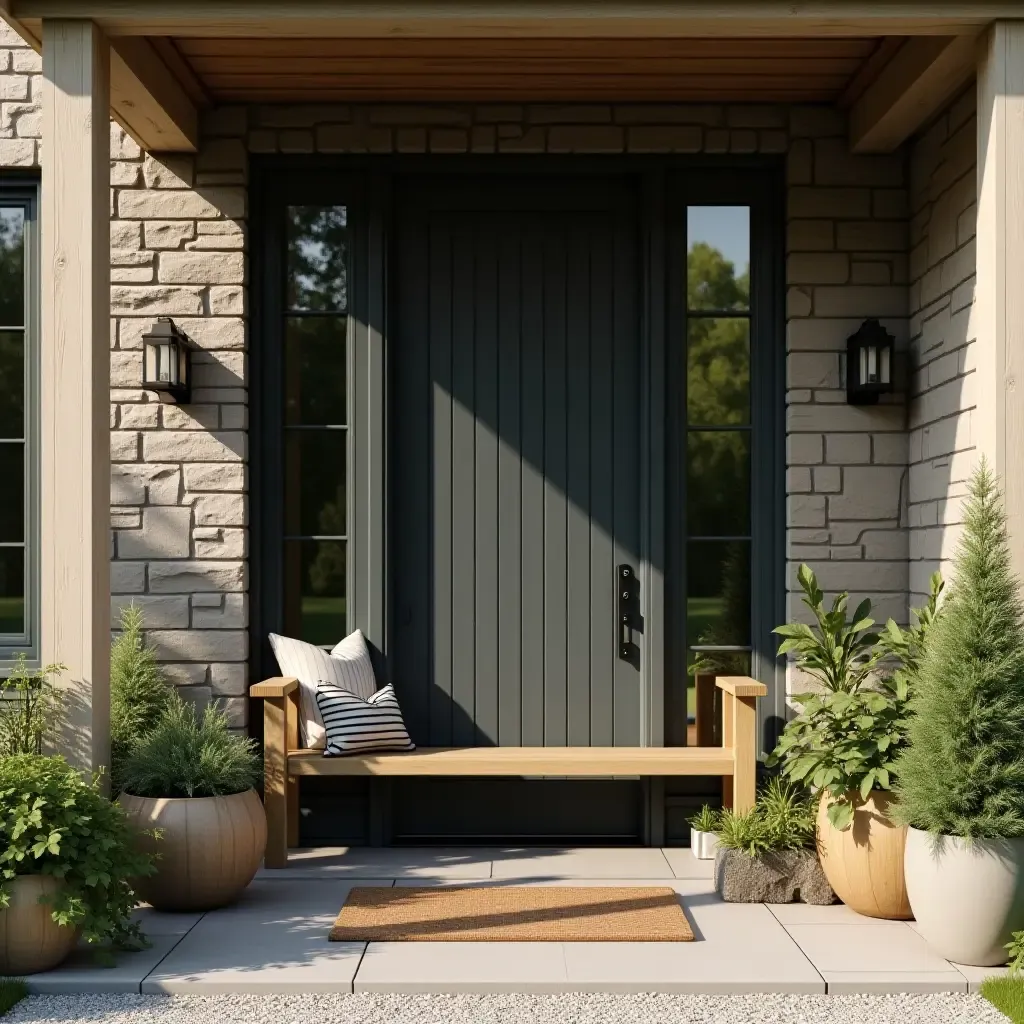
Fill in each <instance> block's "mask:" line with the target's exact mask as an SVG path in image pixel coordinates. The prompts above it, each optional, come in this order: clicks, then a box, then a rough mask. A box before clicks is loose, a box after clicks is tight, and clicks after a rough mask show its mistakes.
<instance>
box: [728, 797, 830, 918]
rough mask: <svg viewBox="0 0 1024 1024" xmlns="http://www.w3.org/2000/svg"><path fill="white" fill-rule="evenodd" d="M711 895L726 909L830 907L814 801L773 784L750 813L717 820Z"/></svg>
mask: <svg viewBox="0 0 1024 1024" xmlns="http://www.w3.org/2000/svg"><path fill="white" fill-rule="evenodd" d="M717 836H718V850H717V852H716V854H715V891H716V892H718V893H719V895H720V896H721V897H722V899H723V900H725V901H726V902H727V903H792V902H794V901H796V900H799V901H801V902H803V903H813V904H818V905H821V904H828V903H834V902H835V894H834V893H833V891H832V888H831V886H830V885H829V884H828V880H827V879H826V878H825V875H824V874H823V873H822V870H821V865H820V864H819V862H818V855H817V852H816V851H815V849H814V801H813V798H812V797H811V795H810V794H809V793H808V792H807V791H806V790H804V789H803V788H802V787H800V786H797V785H794V784H792V783H789V782H784V781H783V780H781V779H778V778H775V779H771V780H770V781H769V783H768V786H767V787H766V789H765V791H764V792H763V793H762V794H761V795H760V796H759V797H758V799H757V802H756V803H755V804H754V806H753V808H751V810H749V811H747V812H746V813H745V814H736V813H735V812H733V811H730V810H724V811H722V812H721V815H720V816H719V819H718V827H717Z"/></svg>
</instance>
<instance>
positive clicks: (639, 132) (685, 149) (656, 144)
mask: <svg viewBox="0 0 1024 1024" xmlns="http://www.w3.org/2000/svg"><path fill="white" fill-rule="evenodd" d="M626 139H627V148H628V150H629V152H630V153H699V152H700V151H701V148H702V147H703V144H704V130H703V129H702V128H701V127H699V126H697V125H641V126H638V127H636V128H630V129H629V130H628V132H627V136H626Z"/></svg>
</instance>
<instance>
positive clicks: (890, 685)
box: [767, 573, 942, 829]
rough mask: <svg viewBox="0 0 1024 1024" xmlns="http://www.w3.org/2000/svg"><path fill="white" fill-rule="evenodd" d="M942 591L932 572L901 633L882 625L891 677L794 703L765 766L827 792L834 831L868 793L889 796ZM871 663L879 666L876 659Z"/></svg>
mask: <svg viewBox="0 0 1024 1024" xmlns="http://www.w3.org/2000/svg"><path fill="white" fill-rule="evenodd" d="M810 576H811V580H812V582H813V573H812V574H810ZM941 592H942V578H941V577H940V576H939V574H938V573H935V574H934V575H933V576H932V579H931V590H930V594H929V597H928V603H927V604H926V605H925V607H923V608H920V609H915V611H914V613H913V615H914V617H915V619H916V623H915V624H914V625H913V626H911V627H909V628H907V629H903V628H901V627H900V626H898V625H897V624H896V623H895V622H894V621H893V620H892V619H889V621H888V622H887V624H886V628H885V630H883V631H882V633H881V635H880V636H879V638H878V644H877V652H881V654H882V655H886V656H888V657H890V658H891V659H893V661H892V662H891V664H894V666H895V667H894V670H893V671H892V672H891V674H889V675H880V677H879V678H878V679H875V680H873V679H869V678H867V677H865V676H861V677H860V678H859V680H858V682H857V683H856V685H855V686H854V687H853V688H852V689H851V688H847V687H844V688H843V689H839V690H826V691H825V692H823V693H800V694H795V695H794V697H793V700H794V701H795V702H796V703H797V704H798V705H799V706H800V714H799V715H797V717H796V718H794V719H793V720H792V721H791V722H790V723H789V724H788V725H787V726H786V728H785V730H784V732H783V734H782V737H781V738H780V740H779V743H778V746H776V748H775V750H774V751H773V752H772V754H771V755H770V757H769V758H768V761H767V763H768V765H769V767H772V766H774V765H781V766H782V772H783V774H784V775H785V776H786V777H787V778H789V779H791V780H792V781H794V782H799V783H804V784H806V785H810V786H811V787H813V788H814V789H815V790H824V791H827V793H828V794H829V805H828V817H829V821H830V822H831V823H832V825H833V826H834V827H835V828H838V829H846V828H849V826H850V825H851V824H852V823H853V817H854V813H855V810H856V807H857V805H858V803H860V802H863V801H864V800H867V799H868V797H869V796H870V795H871V792H872V790H889V789H891V788H892V786H893V784H894V783H895V780H896V762H897V759H898V757H899V756H900V754H901V753H902V751H903V750H904V749H905V747H906V745H907V730H908V728H909V724H910V709H909V697H910V694H911V687H912V685H913V682H914V679H915V678H916V675H917V672H918V667H919V660H920V657H921V653H922V650H923V647H924V642H925V637H926V636H927V634H928V632H929V630H930V629H931V626H932V624H933V623H934V621H935V619H936V616H937V614H938V601H939V595H940V594H941ZM844 596H845V595H844ZM865 604H867V602H865ZM862 607H863V606H862ZM866 611H868V612H869V611H870V606H869V607H868V608H867V609H866ZM866 621H870V620H866ZM877 652H872V656H873V657H874V654H875V653H877ZM875 663H876V665H879V668H881V666H880V663H879V662H878V659H877V658H875Z"/></svg>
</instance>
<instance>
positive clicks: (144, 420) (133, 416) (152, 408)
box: [114, 353, 160, 430]
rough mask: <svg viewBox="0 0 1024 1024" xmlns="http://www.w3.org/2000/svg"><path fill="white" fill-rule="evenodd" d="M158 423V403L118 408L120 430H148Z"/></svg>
mask: <svg viewBox="0 0 1024 1024" xmlns="http://www.w3.org/2000/svg"><path fill="white" fill-rule="evenodd" d="M114 354H116V353H114ZM159 423H160V405H159V403H158V402H145V403H141V404H133V405H122V406H121V407H120V425H121V429H122V430H149V429H152V428H154V427H156V426H158V425H159Z"/></svg>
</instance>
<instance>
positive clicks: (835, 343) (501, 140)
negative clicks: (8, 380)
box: [0, 28, 973, 725]
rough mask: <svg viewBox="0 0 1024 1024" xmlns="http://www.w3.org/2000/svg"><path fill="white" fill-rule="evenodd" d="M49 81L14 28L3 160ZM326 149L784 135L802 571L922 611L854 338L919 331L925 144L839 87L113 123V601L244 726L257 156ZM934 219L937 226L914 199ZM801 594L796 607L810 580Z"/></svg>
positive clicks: (762, 147) (900, 435) (0, 115)
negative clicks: (182, 365) (250, 228)
mask: <svg viewBox="0 0 1024 1024" xmlns="http://www.w3.org/2000/svg"><path fill="white" fill-rule="evenodd" d="M39 81H40V79H39V62H38V58H37V57H36V55H35V54H34V53H33V52H32V51H31V50H29V49H27V48H26V47H25V46H23V45H22V44H20V42H19V41H18V40H17V38H16V37H15V36H14V35H13V33H11V32H10V31H8V30H6V29H5V28H0V167H15V166H18V167H33V166H38V161H39V159H40V152H41V151H42V150H44V146H45V141H43V142H40V140H39V122H40V118H39V106H38V87H39ZM969 130H971V131H973V128H972V129H969ZM949 132H950V135H951V136H952V134H953V133H954V129H953V128H950V129H949ZM927 138H928V137H926V139H927ZM925 141H926V140H923V141H922V142H919V143H917V146H921V145H924V144H925ZM313 152H322V153H344V152H371V153H390V152H403V153H417V152H420V153H423V152H433V153H463V152H475V153H490V152H501V153H542V152H548V153H622V152H625V153H680V154H685V153H693V154H697V153H710V154H716V153H732V154H754V153H762V154H778V155H780V156H782V155H785V158H786V161H787V166H788V171H787V173H788V195H787V211H788V213H787V216H788V225H787V237H786V243H785V244H786V264H787V271H786V274H787V286H788V292H787V297H786V298H787V321H788V326H787V331H786V336H785V339H783V338H780V339H779V345H778V347H779V358H780V359H782V358H785V359H786V361H787V383H788V387H787V495H788V511H787V541H788V554H789V558H790V563H791V568H790V571H789V574H788V579H789V584H790V587H791V588H792V587H793V586H795V581H794V575H795V572H794V570H795V564H796V563H798V562H800V561H807V562H809V563H810V564H811V565H813V566H814V568H815V569H816V570H817V571H818V573H819V576H820V578H821V580H822V583H823V584H824V586H825V588H826V589H827V590H829V591H832V592H834V591H837V590H842V589H849V590H851V591H852V592H854V594H855V595H856V596H858V597H859V596H861V595H864V594H870V595H871V596H872V597H875V598H877V599H878V611H879V613H880V614H881V615H883V616H886V615H892V616H894V617H895V618H897V619H900V620H903V619H905V618H906V609H907V593H908V589H909V584H908V565H909V564H910V563H909V562H908V558H909V557H910V547H909V545H910V544H914V545H915V547H914V549H913V550H914V556H913V557H914V558H915V559H922V558H923V557H924V556H923V555H922V554H921V553H920V551H921V548H920V541H919V540H912V538H911V531H909V530H908V525H909V521H908V498H909V500H910V502H911V504H910V507H909V508H910V511H912V512H913V514H915V515H918V516H920V515H923V514H924V504H925V499H924V498H923V497H917V498H915V497H914V487H913V482H912V481H911V482H909V483H908V462H909V455H908V434H907V429H906V417H907V408H906V405H905V404H899V403H897V404H890V405H881V406H878V407H876V408H866V409H865V408H859V409H858V408H853V407H850V406H848V405H846V403H845V390H844V383H843V372H844V371H843V362H844V353H845V344H846V338H847V336H848V335H849V334H850V333H852V331H853V330H855V329H856V327H857V325H858V324H859V323H860V322H861V320H863V319H864V318H865V317H869V316H874V317H879V318H880V319H881V320H882V321H883V322H884V323H885V324H886V326H887V327H888V328H889V330H890V331H892V332H893V333H894V334H895V335H896V337H897V339H898V343H899V345H900V347H901V349H904V350H905V349H906V346H907V343H908V338H909V337H910V336H913V338H914V339H915V352H919V351H920V345H919V344H918V340H919V338H920V336H921V332H922V328H921V317H920V309H921V305H920V299H918V298H914V299H913V300H912V299H911V298H910V296H911V294H915V295H919V294H920V283H921V282H920V278H921V277H922V274H921V273H917V272H915V274H914V275H913V276H915V278H917V279H918V285H917V286H916V288H917V290H916V292H915V291H913V290H912V289H910V288H909V287H908V281H909V279H910V276H911V273H910V271H909V270H908V251H909V238H908V235H909V231H910V221H909V218H910V209H911V201H910V198H909V193H908V186H909V184H910V182H909V181H908V177H907V160H906V152H905V151H900V152H898V153H896V154H893V155H891V156H863V157H851V156H850V155H849V153H848V151H847V146H846V124H845V120H844V118H843V117H842V116H841V115H839V114H838V113H837V112H836V111H835V110H833V109H831V108H824V107H802V106H801V107H782V106H769V105H763V106H757V105H753V106H750V105H748V106H729V107H726V106H721V105H714V104H706V105H700V106H696V105H689V106H666V105H624V106H607V105H585V106H582V105H560V106H552V105H546V106H518V105H507V104H506V105H479V106H440V107H439V106H431V107H429V108H428V107H421V106H409V105H402V106H368V107H348V106H337V105H334V106H329V107H328V106H323V107H308V106H304V107H265V108H251V109H246V108H240V107H238V108H235V107H232V108H220V109H215V110H213V111H208V112H207V113H206V115H205V117H204V118H203V143H202V146H201V148H200V152H199V153H198V154H197V155H196V156H194V157H191V156H181V155H176V156H173V157H167V158H165V159H159V158H154V157H152V156H144V155H143V154H142V153H141V152H140V151H139V148H138V147H137V146H136V144H135V143H134V142H133V141H132V140H131V139H130V138H128V137H127V136H126V135H125V134H124V132H123V131H122V130H121V129H120V128H119V127H117V126H116V125H112V126H111V161H112V162H111V211H112V222H111V314H112V315H111V347H112V352H111V411H110V417H111V418H110V427H111V434H110V437H111V457H112V460H113V467H112V481H111V526H112V552H113V563H112V565H111V589H112V592H113V596H112V602H113V606H114V611H115V613H116V611H117V609H118V608H120V607H121V606H122V605H124V604H126V603H127V602H129V601H135V602H136V603H138V604H140V605H141V606H142V607H143V608H144V610H145V613H146V617H147V622H148V625H149V627H150V629H151V631H152V638H153V640H154V642H155V643H156V645H157V649H158V651H159V654H160V657H161V659H162V660H163V661H164V662H165V663H166V667H167V669H168V671H169V672H170V673H171V674H172V676H173V678H174V679H175V681H176V682H178V683H179V684H181V685H182V686H183V687H184V688H186V689H187V691H188V692H189V693H190V695H191V696H192V697H193V698H195V699H198V700H200V701H206V700H209V699H216V700H218V701H220V702H221V703H222V705H223V706H224V707H225V708H226V709H227V710H228V712H229V714H230V716H231V718H232V721H233V722H234V723H235V724H236V725H242V724H244V722H245V716H246V707H247V702H246V699H245V696H244V694H245V688H246V685H247V683H248V682H249V681H250V680H249V674H248V667H247V666H248V653H249V652H248V634H247V626H248V579H247V564H248V563H247V559H248V531H247V523H248V478H247V470H246V467H247V459H248V426H249V424H248V415H247V410H248V390H247V389H248V383H249V368H248V365H247V319H246V318H247V294H246V279H247V272H248V266H247V262H248V261H247V248H246V247H247V238H246V219H247V215H248V210H247V187H246V186H247V180H248V162H249V154H250V153H282V154H287V153H313ZM915 153H916V148H915ZM916 167H917V158H916V156H915V168H916ZM952 184H953V182H950V185H951V186H952ZM968 205H969V204H968ZM913 207H914V210H915V213H916V212H917V211H918V210H919V209H920V204H919V203H918V202H916V200H915V202H914V204H913ZM964 209H966V207H964ZM961 212H963V211H961ZM914 232H915V246H919V244H920V241H919V239H920V233H921V228H920V225H919V224H918V219H917V218H916V217H915V221H914ZM958 246H959V243H958ZM916 254H917V249H916V248H915V264H916V263H917V262H919V261H920V260H919V257H918V256H917V255H916ZM929 265H931V264H929ZM912 303H917V304H916V305H912ZM912 312H913V313H914V317H915V318H914V320H913V325H914V326H913V327H912V328H910V329H909V330H908V317H909V315H910V314H911V313H912ZM159 315H169V316H173V317H174V319H175V320H176V322H177V323H178V324H179V325H180V326H181V327H183V328H184V330H185V331H186V332H187V333H188V334H189V335H190V336H191V337H192V338H193V339H194V340H195V341H196V342H197V344H198V345H199V347H200V349H201V352H200V353H199V354H198V357H197V360H196V379H195V384H196V389H195V392H194V402H193V405H191V406H189V407H187V408H182V407H179V406H174V405H166V404H161V403H158V402H156V401H154V400H153V397H154V396H152V395H150V394H147V393H146V392H144V391H142V390H140V389H139V387H138V381H139V379H140V372H141V355H142V353H141V335H142V333H143V332H144V331H145V330H146V329H147V328H148V326H149V325H150V324H151V323H152V321H153V318H154V317H156V316H159ZM932 358H937V357H931V356H930V357H929V359H932ZM937 372H938V368H937ZM914 380H915V393H917V392H918V391H923V389H922V388H921V387H920V385H919V384H918V383H917V382H919V381H920V373H918V374H917V375H916V376H915V378H914ZM937 386H938V385H937ZM919 401H920V400H919V399H916V400H915V410H916V409H917V406H918V404H919ZM915 415H916V413H915ZM943 415H944V416H950V415H956V410H955V409H954V410H952V411H951V412H949V413H946V414H943ZM942 418H943V417H942V416H939V415H936V416H935V417H934V419H935V420H940V419H942ZM915 423H916V425H915V431H914V434H913V435H912V439H913V440H914V444H915V445H916V447H915V448H914V451H915V453H916V454H915V457H914V467H915V471H917V469H918V467H919V465H920V464H921V441H920V438H921V429H920V423H919V422H917V421H915ZM919 493H923V492H919ZM936 500H937V499H936ZM919 506H920V508H919ZM915 509H916V510H917V511H914V510H915ZM932 514H937V513H932ZM922 537H923V535H922ZM915 564H916V563H915ZM917 580H918V577H917V576H915V589H916V588H917V583H916V581H917ZM790 606H791V611H792V613H793V614H797V613H799V610H800V606H799V603H798V601H797V599H796V596H795V595H793V597H792V599H791V601H790Z"/></svg>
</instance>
